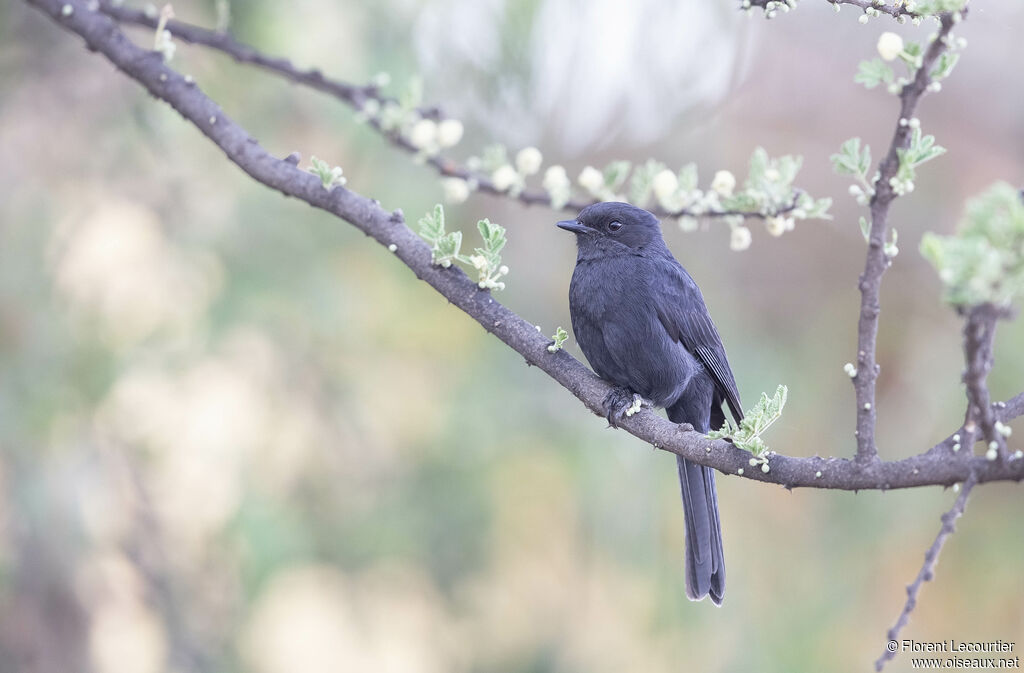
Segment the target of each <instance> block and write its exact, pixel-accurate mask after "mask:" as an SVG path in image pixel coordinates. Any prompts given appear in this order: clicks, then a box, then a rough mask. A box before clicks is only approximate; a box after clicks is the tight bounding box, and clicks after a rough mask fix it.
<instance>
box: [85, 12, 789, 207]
mask: <svg viewBox="0 0 1024 673" xmlns="http://www.w3.org/2000/svg"><path fill="white" fill-rule="evenodd" d="M99 6H100V10H101V11H102V12H104V13H105V14H107V15H108V16H110V17H111V18H113V19H115V20H117V21H118V22H120V23H126V24H133V25H137V26H146V27H149V28H155V27H156V25H157V21H158V20H159V19H158V17H156V16H155V15H153V16H151V15H149V14H147V13H146V12H143V11H141V10H137V9H129V8H126V7H122V6H120V5H115V4H114V3H113V2H111V1H110V0H103V1H102V2H100V5H99ZM167 29H168V30H170V31H171V34H172V35H173V36H174V37H175V38H177V39H181V40H184V41H185V42H188V43H191V44H199V45H203V46H205V47H209V48H211V49H215V50H217V51H219V52H222V53H224V54H227V55H228V56H230V57H231V58H233V59H234V60H235V61H237V62H239V63H245V64H249V65H254V66H256V67H258V68H261V69H263V70H266V71H267V72H270V73H272V74H274V75H278V76H280V77H283V78H284V79H287V80H289V81H291V82H294V83H296V84H301V85H303V86H308V87H310V88H312V89H316V90H317V91H321V92H323V93H326V94H328V95H330V96H333V97H334V98H336V99H338V100H339V101H341V102H343V103H345V104H346V105H348V106H349V107H351V108H352V109H354V110H356V111H357V112H362V111H363V109H364V107H365V105H366V103H367V102H368V101H371V100H376V101H377V102H378V103H382V104H383V103H387V102H389V101H391V99H389V98H387V97H385V96H382V95H381V93H380V90H379V89H378V88H377V87H376V86H374V85H366V86H358V85H355V84H349V83H347V82H342V81H340V80H337V79H332V78H330V77H327V76H325V75H324V74H323V73H322V72H321V71H320V70H318V69H315V68H314V69H310V70H302V69H300V68H297V67H295V66H294V65H293V64H292V62H291V61H289V60H288V59H286V58H275V57H272V56H266V55H265V54H262V53H261V52H259V51H258V50H256V49H255V48H253V47H250V46H249V45H246V44H243V43H241V42H238V41H237V40H235V39H234V38H233V37H231V36H230V35H228V34H226V33H219V32H216V31H213V30H208V29H206V28H202V27H200V26H195V25H192V24H189V23H185V22H183V21H175V20H171V21H169V22H168V23H167ZM418 111H419V113H420V114H421V115H422V116H424V117H429V118H432V119H439V118H441V117H442V116H443V115H442V114H441V111H440V109H439V108H437V107H428V108H420V109H419V110H418ZM367 123H368V124H369V125H370V126H371V127H373V128H374V129H375V130H376V131H377V132H378V133H380V134H381V135H382V136H383V137H384V138H386V139H387V140H388V141H389V142H390V143H391V144H393V145H394V146H395V147H398V148H400V149H402V150H404V151H406V152H408V153H409V154H412V155H419V154H420V149H419V148H417V147H416V146H415V145H413V144H412V143H411V142H409V141H408V140H407V139H406V138H405V137H403V136H402V134H401V133H399V132H398V131H394V130H390V131H389V130H386V129H384V128H383V127H382V126H381V124H380V122H379V121H378V120H377V119H375V118H373V117H370V118H369V119H367ZM426 163H427V164H428V165H430V166H431V167H433V168H434V169H435V170H436V171H437V172H438V173H439V174H440V175H442V176H443V177H450V178H461V179H463V180H467V181H472V182H473V183H474V184H476V185H477V187H476V188H477V190H478V191H482V192H486V193H488V194H492V195H495V196H503V197H508V198H514V199H516V200H518V201H519V202H521V203H524V204H527V205H543V206H551V197H550V196H549V195H548V194H547V192H545V191H543V190H537V189H524V190H522V191H521V192H519V193H517V194H515V195H513V194H511V193H509V192H507V191H503V190H500V189H498V188H497V187H496V186H495V184H494V181H492V180H491V178H490V177H489V176H488V175H486V174H482V173H479V172H474V171H471V170H470V169H469V168H467V167H466V166H464V165H462V164H460V163H458V162H457V161H455V160H453V159H450V158H447V157H444V156H442V155H440V154H435V155H433V156H429V157H427V158H426ZM799 196H800V192H799V191H795V192H794V193H793V198H792V200H791V201H790V202H789V203H788V204H786V205H785V206H782V207H780V208H776V209H774V210H770V211H766V212H760V211H744V210H716V211H714V212H701V213H697V212H696V211H694V210H692V209H690V208H684V209H682V210H678V211H667V210H665V209H664V208H661V207H660V206H658V205H657V204H649V206H648V209H649V210H651V212H653V213H655V214H656V215H658V216H659V217H679V216H682V215H689V216H693V217H713V218H719V217H730V216H742V217H746V218H752V219H762V220H763V219H766V218H769V217H775V216H778V215H786V214H788V213H790V212H792V211H793V210H796V207H797V199H798V197H799ZM592 203H595V201H594V200H593V199H589V200H588V199H580V198H574V199H570V200H569V201H568V202H567V203H566V204H565V205H564V206H563V207H562V208H561V209H562V210H566V211H569V212H573V213H575V212H578V211H580V210H582V209H583V208H586V207H587V206H589V205H590V204H592Z"/></svg>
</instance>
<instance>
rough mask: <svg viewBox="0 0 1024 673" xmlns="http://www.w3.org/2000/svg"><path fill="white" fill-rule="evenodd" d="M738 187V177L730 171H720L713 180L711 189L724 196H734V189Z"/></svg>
mask: <svg viewBox="0 0 1024 673" xmlns="http://www.w3.org/2000/svg"><path fill="white" fill-rule="evenodd" d="M735 188H736V177H735V176H734V175H733V174H732V173H730V172H729V171H718V172H717V173H715V178H714V179H713V180H712V181H711V189H713V190H714V191H716V192H718V193H719V194H721V195H722V196H732V190H733V189H735Z"/></svg>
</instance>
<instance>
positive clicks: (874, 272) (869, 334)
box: [853, 13, 955, 463]
mask: <svg viewBox="0 0 1024 673" xmlns="http://www.w3.org/2000/svg"><path fill="white" fill-rule="evenodd" d="M940 20H941V22H942V28H941V29H940V30H939V32H938V35H937V36H936V38H935V39H934V40H933V41H932V43H931V44H930V45H929V46H928V49H927V50H926V51H925V53H924V56H923V58H922V59H921V65H920V67H918V69H917V72H916V73H915V74H914V78H913V79H912V80H911V81H910V82H908V83H907V84H906V85H905V86H904V87H903V90H902V91H901V92H900V114H899V118H898V119H899V120H910V119H912V118H913V117H914V110H915V109H916V108H917V103H918V101H919V100H920V99H921V96H922V95H924V93H925V91H926V90H927V88H928V84H929V83H931V74H930V73H931V70H932V66H933V65H934V64H935V62H936V60H938V58H939V56H940V55H941V54H942V52H944V51H945V50H946V36H947V35H949V32H950V31H951V30H952V29H953V25H954V23H955V22H954V20H953V16H952V15H951V14H949V13H946V14H943V15H942V16H941V17H940ZM910 137H911V125H910V124H909V123H907V121H904V122H903V123H902V124H901V123H897V124H896V132H895V134H894V135H893V138H892V142H891V143H890V145H889V151H888V153H887V154H886V155H885V158H883V159H882V161H881V163H880V164H879V166H878V173H879V177H878V179H877V180H876V181H875V184H874V188H875V193H874V196H872V197H871V204H870V208H871V232H870V234H869V236H868V251H867V259H866V260H865V262H864V272H863V273H862V274H861V276H860V282H859V284H858V285H859V288H860V292H861V301H860V318H859V320H858V323H857V375H856V376H854V377H853V385H854V389H855V391H856V397H857V462H859V463H868V462H871V461H875V460H878V449H877V447H876V446H875V423H876V419H877V408H876V404H875V384H876V382H877V380H878V372H879V366H878V363H877V362H876V360H875V347H876V343H877V339H878V314H879V312H880V310H881V306H880V304H879V294H880V291H881V286H882V274H884V273H885V270H886V269H887V268H889V266H890V265H891V264H892V258H891V257H889V256H888V255H886V254H885V238H886V236H887V234H888V231H889V222H888V220H889V206H890V205H891V204H892V202H893V200H894V199H895V198H896V196H897V194H896V192H895V191H894V190H893V187H892V185H890V184H889V181H890V179H891V178H893V176H895V175H896V172H897V171H898V170H899V167H900V159H899V151H900V150H901V149H906V148H907V147H909V145H910Z"/></svg>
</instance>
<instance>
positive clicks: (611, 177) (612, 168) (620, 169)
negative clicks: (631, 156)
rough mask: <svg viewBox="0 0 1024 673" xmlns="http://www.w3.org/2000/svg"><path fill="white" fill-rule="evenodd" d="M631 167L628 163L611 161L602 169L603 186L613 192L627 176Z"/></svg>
mask: <svg viewBox="0 0 1024 673" xmlns="http://www.w3.org/2000/svg"><path fill="white" fill-rule="evenodd" d="M632 166H633V164H632V163H630V162H629V161H613V162H611V163H610V164H608V165H607V166H605V167H604V186H605V187H607V188H608V189H609V190H610V191H612V192H614V191H615V190H617V189H618V188H619V187H621V186H622V183H623V182H625V181H626V176H627V175H629V169H630V168H631V167H632Z"/></svg>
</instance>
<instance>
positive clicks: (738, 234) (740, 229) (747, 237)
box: [729, 224, 753, 252]
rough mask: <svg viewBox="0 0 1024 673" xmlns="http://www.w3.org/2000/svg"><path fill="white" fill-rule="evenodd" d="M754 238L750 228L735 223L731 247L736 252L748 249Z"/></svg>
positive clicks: (730, 240) (731, 236) (730, 236)
mask: <svg viewBox="0 0 1024 673" xmlns="http://www.w3.org/2000/svg"><path fill="white" fill-rule="evenodd" d="M752 238H753V237H752V236H751V234H750V229H747V228H746V227H745V226H743V225H742V224H740V225H735V226H733V227H732V233H731V234H730V235H729V249H730V250H735V251H736V252H739V251H741V250H746V249H747V248H749V247H750V241H751V240H752Z"/></svg>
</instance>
